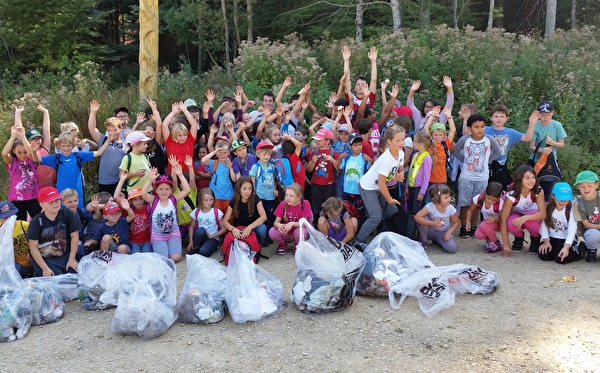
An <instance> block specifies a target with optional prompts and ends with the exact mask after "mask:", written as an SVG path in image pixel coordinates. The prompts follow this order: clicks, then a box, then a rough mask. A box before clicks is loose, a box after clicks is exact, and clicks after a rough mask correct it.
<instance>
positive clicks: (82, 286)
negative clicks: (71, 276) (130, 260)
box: [77, 251, 127, 310]
mask: <svg viewBox="0 0 600 373" xmlns="http://www.w3.org/2000/svg"><path fill="white" fill-rule="evenodd" d="M125 257H127V255H125V254H116V253H113V252H110V251H94V252H93V253H91V254H89V255H86V256H84V257H83V258H81V260H80V261H79V266H78V271H79V282H78V283H77V290H78V292H79V300H80V301H81V304H82V305H83V306H84V307H85V309H86V310H103V309H106V308H109V307H114V306H116V305H117V303H116V298H117V297H118V293H117V294H115V296H114V297H113V300H112V301H111V303H104V302H103V301H101V300H100V297H101V296H102V295H103V294H104V292H105V290H106V287H107V282H108V281H109V279H110V276H109V272H110V271H111V270H112V268H114V267H116V266H117V264H118V263H119V261H121V260H122V259H123V258H125Z"/></svg>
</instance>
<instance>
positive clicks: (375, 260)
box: [356, 232, 435, 297]
mask: <svg viewBox="0 0 600 373" xmlns="http://www.w3.org/2000/svg"><path fill="white" fill-rule="evenodd" d="M363 255H364V257H365V260H366V265H365V269H364V270H363V271H362V272H361V275H360V278H359V280H358V282H357V284H356V293H357V294H358V295H369V296H376V297H387V296H388V292H389V289H390V287H392V286H394V285H395V284H397V283H398V282H400V281H402V280H403V279H405V278H407V277H408V276H410V275H412V274H413V273H415V272H416V271H417V270H420V269H425V268H430V267H434V266H435V265H434V264H433V263H432V262H431V260H430V259H429V257H428V256H427V254H426V253H425V250H423V247H422V246H421V245H420V244H419V243H418V242H416V241H413V240H411V239H408V238H406V237H404V236H401V235H399V234H396V233H393V232H384V233H380V234H378V235H377V236H376V237H375V238H374V239H373V241H371V243H369V245H368V246H367V248H366V249H365V251H364V252H363Z"/></svg>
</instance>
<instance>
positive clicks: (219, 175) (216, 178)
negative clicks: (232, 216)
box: [206, 159, 233, 201]
mask: <svg viewBox="0 0 600 373" xmlns="http://www.w3.org/2000/svg"><path fill="white" fill-rule="evenodd" d="M215 162H216V164H217V165H216V167H217V169H216V170H215V173H214V174H213V175H212V178H211V179H210V184H209V188H210V189H212V191H213V192H214V193H215V198H216V199H222V200H225V201H228V200H230V199H232V198H233V183H232V182H231V177H230V176H229V167H227V166H226V165H224V164H222V163H221V162H219V161H216V160H214V159H211V160H210V161H208V166H206V170H207V171H208V172H211V171H213V170H214V167H215Z"/></svg>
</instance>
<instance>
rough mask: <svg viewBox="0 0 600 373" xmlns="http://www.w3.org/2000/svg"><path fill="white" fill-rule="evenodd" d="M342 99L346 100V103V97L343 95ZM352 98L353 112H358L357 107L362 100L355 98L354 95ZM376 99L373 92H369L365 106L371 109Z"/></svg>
mask: <svg viewBox="0 0 600 373" xmlns="http://www.w3.org/2000/svg"><path fill="white" fill-rule="evenodd" d="M344 98H345V99H346V101H348V95H347V94H344ZM352 98H353V99H354V112H355V113H356V112H357V111H358V107H359V106H360V104H361V103H362V100H363V99H362V98H358V97H356V95H352ZM363 98H364V97H363ZM376 98H377V97H376V96H375V92H371V94H370V95H369V97H367V106H369V107H373V105H375V99H376Z"/></svg>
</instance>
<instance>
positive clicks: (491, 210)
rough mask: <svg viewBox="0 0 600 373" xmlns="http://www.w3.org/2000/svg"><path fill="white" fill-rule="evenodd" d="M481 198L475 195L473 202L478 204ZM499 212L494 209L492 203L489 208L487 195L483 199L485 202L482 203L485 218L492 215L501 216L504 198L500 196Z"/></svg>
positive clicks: (482, 212)
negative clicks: (486, 203)
mask: <svg viewBox="0 0 600 373" xmlns="http://www.w3.org/2000/svg"><path fill="white" fill-rule="evenodd" d="M478 199H479V196H475V197H473V203H474V204H477V200H478ZM498 202H499V203H498V212H496V211H494V210H495V209H494V205H495V203H494V204H493V205H491V206H490V207H489V208H487V207H485V197H484V200H483V203H482V204H481V214H482V215H483V220H487V219H488V218H490V217H497V216H500V211H502V206H504V198H502V197H501V198H500V199H499V201H498Z"/></svg>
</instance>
